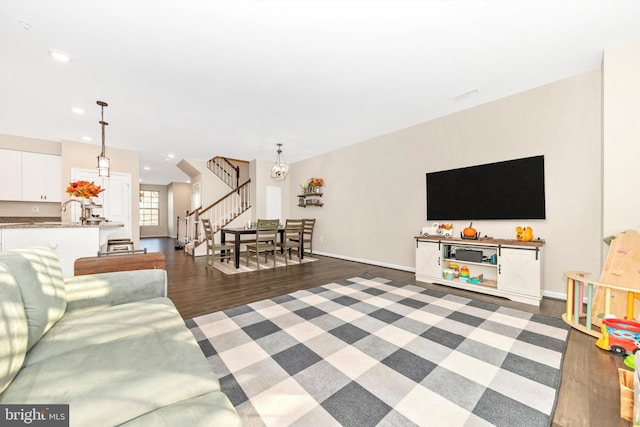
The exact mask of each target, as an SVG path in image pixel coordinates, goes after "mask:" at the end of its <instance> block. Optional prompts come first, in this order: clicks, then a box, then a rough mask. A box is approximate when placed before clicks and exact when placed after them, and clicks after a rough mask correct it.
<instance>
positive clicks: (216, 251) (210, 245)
mask: <svg viewBox="0 0 640 427" xmlns="http://www.w3.org/2000/svg"><path fill="white" fill-rule="evenodd" d="M200 221H201V222H202V228H203V230H204V235H205V240H206V245H207V258H206V260H207V262H206V264H207V268H213V260H214V259H215V258H216V257H218V258H220V261H221V262H222V261H223V260H226V261H227V262H229V260H230V259H233V256H232V255H233V254H234V251H235V245H234V244H233V243H216V242H215V240H214V234H213V227H212V226H211V221H210V220H208V219H206V218H203V219H201V220H200Z"/></svg>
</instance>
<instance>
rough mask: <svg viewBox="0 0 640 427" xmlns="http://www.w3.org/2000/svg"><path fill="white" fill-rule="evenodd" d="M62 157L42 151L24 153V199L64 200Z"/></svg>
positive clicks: (31, 200) (28, 200)
mask: <svg viewBox="0 0 640 427" xmlns="http://www.w3.org/2000/svg"><path fill="white" fill-rule="evenodd" d="M62 191H63V188H62V159H61V157H60V156H55V155H52V154H42V153H28V152H23V153H22V200H23V201H26V202H61V201H62Z"/></svg>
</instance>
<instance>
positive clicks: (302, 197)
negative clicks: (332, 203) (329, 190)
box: [298, 193, 324, 208]
mask: <svg viewBox="0 0 640 427" xmlns="http://www.w3.org/2000/svg"><path fill="white" fill-rule="evenodd" d="M322 194H323V193H304V194H298V206H299V207H301V208H306V207H307V206H317V207H320V206H324V203H322V201H321V199H320V197H322Z"/></svg>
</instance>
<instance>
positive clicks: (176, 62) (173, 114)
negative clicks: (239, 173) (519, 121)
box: [0, 0, 640, 184]
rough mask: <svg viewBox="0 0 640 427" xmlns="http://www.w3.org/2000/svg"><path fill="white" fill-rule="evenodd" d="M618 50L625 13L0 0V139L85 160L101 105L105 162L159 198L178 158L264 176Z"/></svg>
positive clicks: (630, 19) (382, 4)
mask: <svg viewBox="0 0 640 427" xmlns="http://www.w3.org/2000/svg"><path fill="white" fill-rule="evenodd" d="M635 38H640V1H637V0H628V1H616V0H603V1H584V0H583V1H563V0H537V1H519V0H511V1H507V0H501V1H481V0H476V1H417V0H414V1H400V0H393V1H384V0H378V1H374V0H371V1H367V0H342V1H339V0H324V1H309V0H297V1H294V0H283V1H271V0H262V1H243V0H239V1H215V0H209V1H205V0H173V1H172V0H165V1H155V0H136V1H130V0H110V1H105V0H55V1H52V0H0V133H3V134H10V135H19V136H26V137H32V138H42V139H47V140H53V141H61V140H71V141H78V142H83V141H82V137H83V136H90V137H92V138H93V142H92V143H93V144H96V154H97V153H98V152H99V148H98V145H99V144H100V139H101V136H100V135H101V134H100V125H99V124H98V120H99V115H100V110H99V107H98V106H97V105H96V100H103V101H106V102H108V103H109V107H107V108H106V109H105V121H107V122H109V126H108V127H107V129H106V141H107V153H108V149H109V147H118V148H126V149H131V150H137V151H139V152H140V165H141V171H140V176H141V180H142V182H143V183H149V184H167V183H169V182H171V181H185V180H186V179H187V177H186V175H184V174H183V173H182V172H180V171H179V170H178V169H177V168H176V167H175V164H176V163H177V162H179V161H180V160H181V159H183V158H187V159H203V160H204V159H208V158H210V157H213V156H215V155H222V156H227V157H233V158H239V159H246V160H252V159H267V160H275V154H276V144H277V143H282V144H283V154H284V158H285V160H286V161H287V162H289V163H292V162H295V161H298V160H302V159H305V158H308V157H312V156H314V155H317V154H321V153H324V152H327V151H331V150H334V149H336V148H339V147H343V146H346V145H350V144H353V143H356V142H360V141H363V140H366V139H369V138H372V137H375V136H378V135H381V134H385V133H389V132H392V131H395V130H398V129H402V128H405V127H408V126H411V125H414V124H417V123H421V122H424V121H426V120H430V119H433V118H436V117H439V116H443V115H446V114H450V113H452V112H455V111H459V110H462V109H466V108H469V107H472V106H474V105H478V104H482V103H485V102H488V101H491V100H494V99H497V98H501V97H504V96H507V95H510V94H513V93H517V92H521V91H523V90H527V89H530V88H533V87H537V86H540V85H543V84H545V83H548V82H551V81H555V80H559V79H562V78H565V77H568V76H571V75H575V74H579V73H581V72H584V71H588V70H592V69H595V68H597V67H599V66H600V63H601V60H602V53H603V50H604V49H605V48H608V47H611V46H615V45H616V44H619V43H621V42H625V41H628V40H632V39H635ZM49 49H58V50H61V51H64V52H66V53H68V54H70V55H71V57H72V60H71V62H69V63H67V64H63V63H59V62H56V61H54V60H53V59H52V58H51V57H50V56H49V55H48V51H49ZM471 90H474V93H472V94H469V95H467V96H464V94H465V93H467V92H469V91H471ZM457 95H463V96H460V97H457ZM72 107H81V108H83V109H84V110H85V114H84V115H76V114H74V113H72V111H71V109H72ZM169 154H173V155H174V156H175V158H174V159H172V160H170V161H167V156H168V155H169ZM143 166H148V167H150V170H149V171H145V170H142V167H143Z"/></svg>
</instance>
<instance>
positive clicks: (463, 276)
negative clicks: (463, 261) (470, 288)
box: [460, 265, 469, 279]
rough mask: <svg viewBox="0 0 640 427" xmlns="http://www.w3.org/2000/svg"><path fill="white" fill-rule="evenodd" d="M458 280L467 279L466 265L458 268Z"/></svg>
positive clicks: (467, 268) (467, 269) (467, 270)
mask: <svg viewBox="0 0 640 427" xmlns="http://www.w3.org/2000/svg"><path fill="white" fill-rule="evenodd" d="M460 278H461V279H468V278H469V267H467V266H466V265H463V266H462V267H460Z"/></svg>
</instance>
